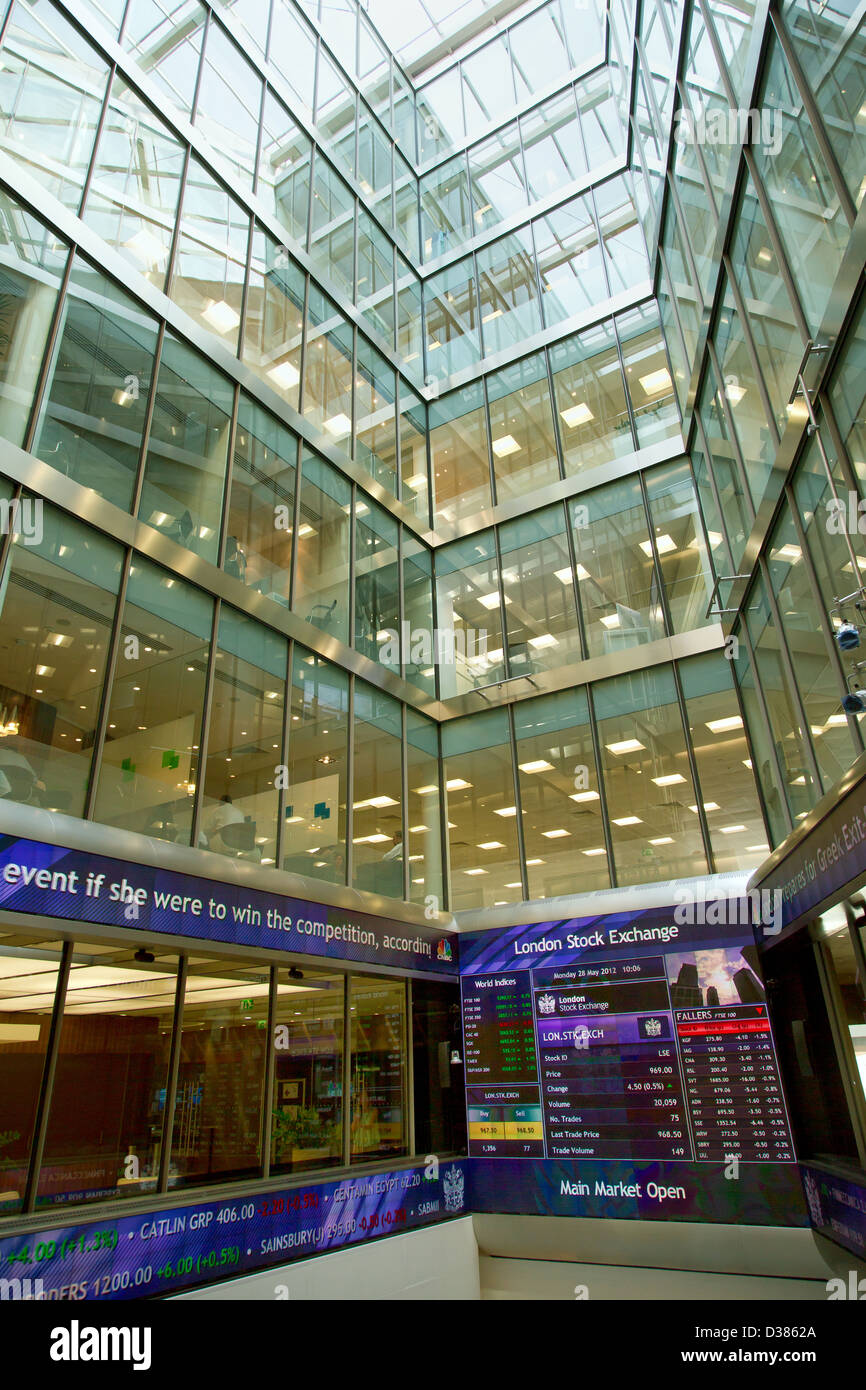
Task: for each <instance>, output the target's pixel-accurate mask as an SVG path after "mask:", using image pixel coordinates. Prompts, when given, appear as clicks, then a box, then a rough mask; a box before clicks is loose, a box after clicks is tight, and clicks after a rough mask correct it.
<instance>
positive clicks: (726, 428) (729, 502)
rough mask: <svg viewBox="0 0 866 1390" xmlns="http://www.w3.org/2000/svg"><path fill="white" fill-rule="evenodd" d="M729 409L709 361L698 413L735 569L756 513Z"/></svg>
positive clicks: (699, 399)
mask: <svg viewBox="0 0 866 1390" xmlns="http://www.w3.org/2000/svg"><path fill="white" fill-rule="evenodd" d="M728 409H729V403H728V402H727V401H726V400H724V399H723V395H722V391H721V389H720V388H719V386H718V385H717V383H716V375H715V372H714V371H713V367H712V364H711V363H708V364H707V369H706V374H705V376H704V383H703V386H702V387H701V393H700V396H699V398H698V414H699V417H700V421H701V424H702V425H703V429H704V437H705V439H706V443H707V448H708V450H709V458H710V467H711V469H712V473H713V477H714V479H715V482H716V487H717V489H718V493H719V504H720V506H721V510H722V515H723V517H724V519H725V529H726V532H727V536H728V543H729V545H730V547H731V555H732V558H733V562H734V569H735V570H736V568H737V566H738V565H739V563H740V561H741V559H742V558H743V551H744V550H745V548H746V540H747V539H748V535H749V532H750V530H751V529H752V519H753V516H754V512H753V511H752V507H751V504H750V501H749V499H748V497H747V494H746V489H745V484H744V483H743V479H742V474H741V472H740V467H739V462H738V459H737V450H736V446H735V444H734V442H733V440H732V439H731V428H730V423H729V417H728ZM732 572H733V571H732Z"/></svg>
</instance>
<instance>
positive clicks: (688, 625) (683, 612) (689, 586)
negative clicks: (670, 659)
mask: <svg viewBox="0 0 866 1390" xmlns="http://www.w3.org/2000/svg"><path fill="white" fill-rule="evenodd" d="M646 490H647V497H648V499H649V508H650V516H651V517H652V522H653V531H654V535H655V547H656V554H657V555H658V561H659V568H660V570H661V574H662V582H663V584H664V588H665V596H666V598H667V601H668V608H669V610H670V615H671V622H672V625H673V630H674V632H689V631H691V629H692V628H696V627H703V626H704V624H705V623H708V622H710V621H712V619H710V618H708V617H707V605H708V603H709V599H710V591H711V589H712V587H713V577H712V573H711V568H710V560H709V555H708V553H707V544H706V541H705V540H704V531H703V527H702V526H701V520H700V513H699V508H698V498H697V494H696V492H695V486H694V483H693V481H692V474H691V469H690V468H689V465H688V463H687V461H686V460H685V459H683V460H682V461H681V462H679V463H670V464H663V465H662V466H661V467H660V468H653V469H651V470H650V471H649V472H648V473H647V474H646Z"/></svg>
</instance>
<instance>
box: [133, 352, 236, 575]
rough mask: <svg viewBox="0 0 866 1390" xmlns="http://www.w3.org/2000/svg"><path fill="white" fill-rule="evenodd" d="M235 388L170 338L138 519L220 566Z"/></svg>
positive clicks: (158, 387) (158, 388)
mask: <svg viewBox="0 0 866 1390" xmlns="http://www.w3.org/2000/svg"><path fill="white" fill-rule="evenodd" d="M232 396H233V388H232V385H231V383H230V381H229V380H228V378H227V377H224V376H223V375H222V374H221V373H220V372H217V371H216V370H215V369H214V368H213V367H212V366H211V365H210V362H209V361H208V360H207V358H205V357H202V356H201V355H200V354H199V353H197V352H194V351H193V349H192V348H188V347H187V346H186V344H185V343H182V342H181V341H180V339H179V338H175V336H174V334H172V333H168V332H167V333H166V335H165V338H164V340H163V345H162V356H161V358H160V364H159V376H158V377H157V382H156V399H155V401H154V408H153V417H152V420H151V426H150V437H149V439H148V448H147V458H146V460H145V470H144V483H143V486H142V492H141V501H140V503H139V508H138V515H139V517H140V519H141V520H142V521H146V522H147V524H148V525H149V526H154V527H156V529H157V530H158V531H161V532H162V533H163V535H166V536H168V537H169V539H170V540H173V541H174V542H175V544H176V545H182V546H184V548H185V549H186V550H191V551H193V553H194V554H196V555H201V556H202V557H203V559H205V560H209V561H211V563H213V562H214V561H215V560H216V554H217V546H218V543H219V527H220V513H221V511H222V498H223V488H224V486H225V475H226V463H227V454H228V436H229V422H230V419H231V412H232Z"/></svg>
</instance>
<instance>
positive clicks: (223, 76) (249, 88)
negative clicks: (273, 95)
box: [195, 17, 262, 188]
mask: <svg viewBox="0 0 866 1390" xmlns="http://www.w3.org/2000/svg"><path fill="white" fill-rule="evenodd" d="M261 101H262V79H261V78H260V77H259V75H258V73H257V71H256V69H255V68H254V67H253V65H252V63H248V62H247V60H246V58H244V56H243V54H242V53H241V51H240V49H239V48H238V47H237V46H236V45H235V44H234V43H232V41H231V39H230V38H229V37H228V35H227V34H226V33H225V31H224V30H223V29H221V28H220V26H219V24H217V23H216V21H215V20H214V19H213V17H211V22H210V25H209V27H208V33H207V42H206V44H205V52H204V63H203V65H202V70H201V78H200V80H199V85H198V96H197V97H196V103H195V123H196V126H197V127H198V129H199V130H200V131H201V133H202V135H204V137H205V139H206V140H207V141H208V143H209V144H210V146H211V148H212V149H214V150H216V151H217V152H218V153H219V155H220V156H221V158H222V159H223V160H225V162H226V163H227V164H229V165H230V166H231V171H232V174H233V175H234V177H235V178H237V180H238V182H239V183H240V184H241V185H242V186H244V187H247V188H251V187H252V182H253V176H254V174H255V168H256V145H257V143H258V133H259V116H260V113H261Z"/></svg>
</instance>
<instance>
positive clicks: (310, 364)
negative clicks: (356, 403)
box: [301, 281, 352, 452]
mask: <svg viewBox="0 0 866 1390" xmlns="http://www.w3.org/2000/svg"><path fill="white" fill-rule="evenodd" d="M307 315H308V317H307V344H306V357H305V360H304V391H303V400H302V403H301V408H302V410H303V412H304V416H305V417H306V419H308V420H309V421H310V422H311V423H312V424H313V425H315V426H316V428H317V429H320V430H324V431H325V432H326V434H328V435H329V436H330V438H331V439H333V440H335V441H337V442H338V443H343V442H344V441H345V445H344V447H346V448H347V452H348V441H349V439H350V438H351V434H352V327H351V324H347V323H346V322H345V320H344V319H343V317H342V315H341V314H340V313H339V312H338V310H337V308H336V305H334V304H332V303H331V301H330V299H328V298H327V297H326V296H325V295H324V294H322V292H321V290H319V289H318V288H317V287H316V285H315V284H314V283H313V282H312V281H311V282H310V293H309V308H308V310H307Z"/></svg>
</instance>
